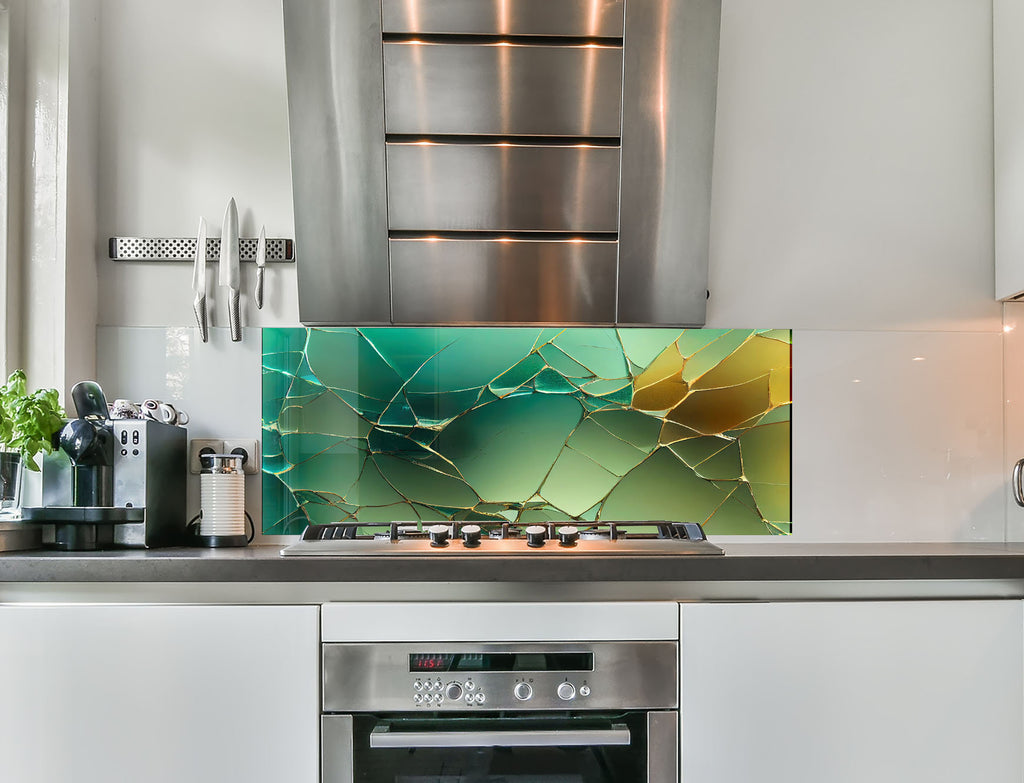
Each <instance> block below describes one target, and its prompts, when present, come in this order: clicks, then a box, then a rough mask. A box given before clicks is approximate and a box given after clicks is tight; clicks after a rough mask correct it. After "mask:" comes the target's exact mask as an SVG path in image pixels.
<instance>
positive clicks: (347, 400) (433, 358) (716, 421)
mask: <svg viewBox="0 0 1024 783" xmlns="http://www.w3.org/2000/svg"><path fill="white" fill-rule="evenodd" d="M791 353H792V352H791V333H790V332H789V331H781V330H760V331H759V330H742V331H741V330H720V329H687V330H679V329H610V328H569V329H565V328H473V329H467V328H366V329H357V328H338V329H304V328H268V329H264V330H263V449H264V463H263V532H264V533H265V534H293V533H299V532H301V531H302V529H303V528H304V526H305V525H306V523H307V522H310V521H312V522H319V523H324V522H367V523H369V522H380V521H417V520H420V521H439V520H441V521H443V520H452V519H458V520H476V521H494V522H503V521H513V522H519V523H524V524H527V523H532V522H541V521H547V520H559V519H566V518H573V519H578V520H590V521H592V520H597V519H601V520H638V519H640V520H648V519H650V520H679V521H694V520H696V521H699V522H702V523H704V525H705V529H706V530H707V531H708V533H711V534H779V533H789V532H791V521H790V520H791V518H790V409H791V391H790V374H791Z"/></svg>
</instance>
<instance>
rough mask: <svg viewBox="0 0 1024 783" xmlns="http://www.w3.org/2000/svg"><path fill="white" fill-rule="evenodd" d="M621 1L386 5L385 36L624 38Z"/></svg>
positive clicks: (422, 0) (405, 1)
mask: <svg viewBox="0 0 1024 783" xmlns="http://www.w3.org/2000/svg"><path fill="white" fill-rule="evenodd" d="M622 8H623V6H622V0H383V3H382V7H381V10H382V12H383V20H384V32H385V33H424V34H426V33H461V34H463V35H559V36H563V35H564V36H592V37H613V38H614V37H619V38H621V37H622V16H623V14H622Z"/></svg>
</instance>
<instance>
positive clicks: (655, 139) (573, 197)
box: [284, 0, 721, 326]
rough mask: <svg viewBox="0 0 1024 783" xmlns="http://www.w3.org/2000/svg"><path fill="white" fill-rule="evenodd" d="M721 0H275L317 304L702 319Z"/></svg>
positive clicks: (304, 301)
mask: <svg viewBox="0 0 1024 783" xmlns="http://www.w3.org/2000/svg"><path fill="white" fill-rule="evenodd" d="M720 6H721V0H554V1H552V0H284V22H285V48H286V57H287V71H288V109H289V123H290V129H291V155H292V182H293V194H294V202H295V203H294V206H295V231H296V246H297V250H296V257H297V264H298V267H297V271H298V285H299V313H300V318H301V320H302V322H303V323H305V324H308V325H342V324H366V325H369V324H392V323H394V324H488V323H491V324H513V323H545V324H547V323H550V324H622V325H640V324H671V325H681V326H695V325H700V324H703V322H704V314H705V306H706V289H707V250H708V217H709V204H710V190H711V158H712V146H713V140H714V117H715V98H716V88H717V69H718V36H719V19H720V15H721V8H720Z"/></svg>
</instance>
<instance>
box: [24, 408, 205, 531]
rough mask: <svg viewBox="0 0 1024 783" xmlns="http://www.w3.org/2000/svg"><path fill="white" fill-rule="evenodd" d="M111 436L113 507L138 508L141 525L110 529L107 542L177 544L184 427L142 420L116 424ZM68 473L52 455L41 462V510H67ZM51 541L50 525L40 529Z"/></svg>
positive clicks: (182, 513)
mask: <svg viewBox="0 0 1024 783" xmlns="http://www.w3.org/2000/svg"><path fill="white" fill-rule="evenodd" d="M111 427H112V428H113V435H114V464H113V500H112V505H113V506H114V507H121V508H138V509H143V511H144V517H145V519H144V521H142V522H126V523H123V524H116V525H114V531H113V543H114V544H116V545H118V546H126V547H158V546H171V545H174V544H180V543H181V539H182V535H183V533H184V530H185V523H186V522H187V518H186V507H185V495H186V487H185V481H186V471H187V469H188V461H187V458H188V455H187V441H188V437H187V436H188V433H187V430H186V429H185V428H184V427H177V426H174V425H171V424H163V423H160V422H156V421H152V420H147V419H116V420H114V421H113V422H112V424H111ZM72 476H73V468H72V465H71V462H70V460H69V459H68V457H67V455H66V454H65V453H64V452H63V451H61V450H58V451H55V452H54V453H53V454H48V455H46V457H44V458H43V470H42V502H43V506H70V505H71V504H72V495H73V481H72ZM43 537H44V541H45V542H47V543H52V542H53V526H52V525H48V526H46V527H44V530H43Z"/></svg>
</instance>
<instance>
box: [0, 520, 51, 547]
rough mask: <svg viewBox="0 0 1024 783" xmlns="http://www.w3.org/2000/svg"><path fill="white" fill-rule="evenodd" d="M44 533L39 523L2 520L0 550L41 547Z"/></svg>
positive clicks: (0, 523)
mask: <svg viewBox="0 0 1024 783" xmlns="http://www.w3.org/2000/svg"><path fill="white" fill-rule="evenodd" d="M42 545H43V533H42V529H41V528H40V527H39V525H30V524H26V523H24V522H11V521H3V520H0V552H17V551H23V550H26V549H39V548H40V547H41V546H42Z"/></svg>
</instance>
